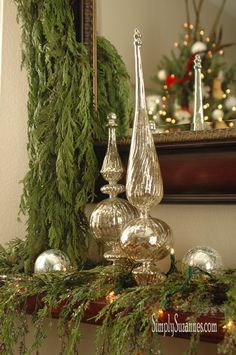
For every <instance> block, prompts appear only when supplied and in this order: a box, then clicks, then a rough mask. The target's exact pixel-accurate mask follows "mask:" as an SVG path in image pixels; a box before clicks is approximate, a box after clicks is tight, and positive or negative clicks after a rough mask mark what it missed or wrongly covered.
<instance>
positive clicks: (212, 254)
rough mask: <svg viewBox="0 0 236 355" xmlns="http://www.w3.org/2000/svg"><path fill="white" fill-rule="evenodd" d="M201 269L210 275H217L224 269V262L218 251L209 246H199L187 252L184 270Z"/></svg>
mask: <svg viewBox="0 0 236 355" xmlns="http://www.w3.org/2000/svg"><path fill="white" fill-rule="evenodd" d="M189 266H190V267H193V268H197V269H200V270H202V271H204V272H207V273H209V274H217V273H220V271H221V270H222V268H223V262H222V258H221V256H220V254H219V253H218V251H217V250H215V249H213V248H211V247H207V246H197V247H194V248H191V249H189V250H188V251H187V253H186V254H185V255H184V257H183V259H182V270H183V272H186V270H187V268H188V267H189Z"/></svg>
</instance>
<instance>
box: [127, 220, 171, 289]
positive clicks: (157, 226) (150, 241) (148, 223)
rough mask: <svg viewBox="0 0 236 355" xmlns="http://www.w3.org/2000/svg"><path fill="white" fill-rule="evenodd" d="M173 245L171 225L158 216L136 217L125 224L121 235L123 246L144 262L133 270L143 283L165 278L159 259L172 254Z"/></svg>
mask: <svg viewBox="0 0 236 355" xmlns="http://www.w3.org/2000/svg"><path fill="white" fill-rule="evenodd" d="M172 246H173V238H172V232H171V229H170V227H169V226H168V225H167V224H166V223H165V222H163V221H162V220H160V219H157V218H151V217H147V218H136V219H134V220H132V221H131V222H129V223H128V224H127V225H126V226H125V228H124V230H123V232H122V236H121V247H122V248H123V249H124V250H125V252H126V253H127V254H128V255H129V257H130V258H131V259H133V260H135V261H137V262H141V263H142V265H141V266H140V267H138V268H136V269H134V271H133V274H134V277H135V279H136V281H137V283H138V284H142V285H148V284H150V283H157V282H158V281H159V280H162V279H163V278H164V275H163V274H162V273H161V272H160V271H159V268H158V266H157V261H158V260H161V259H163V258H165V257H166V256H167V255H168V254H170V250H171V248H172Z"/></svg>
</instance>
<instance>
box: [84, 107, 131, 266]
mask: <svg viewBox="0 0 236 355" xmlns="http://www.w3.org/2000/svg"><path fill="white" fill-rule="evenodd" d="M107 118H108V146H107V152H106V155H105V158H104V160H103V164H102V169H101V174H102V176H103V177H104V179H105V180H107V181H108V184H107V185H105V186H103V187H102V188H101V191H102V192H103V193H104V194H108V195H109V198H107V199H105V200H103V201H102V202H100V203H99V204H98V205H97V206H96V208H95V209H94V211H93V213H92V214H91V217H90V227H91V230H92V232H93V234H94V236H95V238H96V239H97V240H100V241H102V242H103V243H104V244H105V246H107V247H108V248H111V250H109V251H107V252H106V253H105V254H104V257H105V258H106V259H107V260H109V261H113V263H114V264H117V263H119V260H120V259H123V258H124V257H125V255H124V253H123V251H122V250H121V248H120V244H119V240H120V235H121V231H122V229H123V227H124V225H125V224H126V223H128V222H129V221H130V220H131V219H133V218H135V217H137V215H138V212H137V210H136V208H135V207H133V206H132V205H131V204H130V203H129V202H128V201H126V200H124V199H122V198H119V197H117V195H119V194H120V193H122V192H124V191H125V187H124V186H123V185H121V184H118V183H117V182H118V181H119V180H120V178H121V177H122V175H123V171H124V169H123V166H122V162H121V159H120V156H119V153H118V150H117V144H116V132H115V129H116V127H117V124H116V115H115V114H114V113H110V114H109V115H108V116H107Z"/></svg>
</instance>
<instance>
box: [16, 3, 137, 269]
mask: <svg viewBox="0 0 236 355" xmlns="http://www.w3.org/2000/svg"><path fill="white" fill-rule="evenodd" d="M15 3H16V5H17V8H18V19H19V20H20V23H21V26H22V42H23V65H24V66H25V67H26V69H27V73H28V81H29V97H28V141H29V142H28V154H29V171H28V173H27V175H26V177H25V178H24V181H23V185H24V189H23V196H22V200H21V205H20V211H21V212H22V213H23V214H25V215H27V216H28V221H27V235H26V260H25V271H26V272H29V271H32V268H33V263H34V261H35V258H36V257H37V255H38V254H39V253H41V252H42V251H43V250H45V249H48V248H58V249H61V250H63V251H65V252H66V253H67V254H68V256H69V257H70V259H71V260H72V262H73V264H74V265H79V264H82V263H83V262H84V261H85V260H86V257H87V251H88V245H89V240H90V233H89V227H88V222H87V219H86V217H85V215H84V209H85V205H86V204H87V203H88V202H89V201H91V200H92V199H93V196H94V183H95V178H96V175H97V162H96V158H95V154H94V150H93V137H96V138H104V137H105V136H106V124H105V122H106V116H107V113H108V112H110V111H111V110H114V111H115V112H117V113H118V117H119V123H120V130H119V132H120V135H124V134H125V133H127V128H128V126H129V119H130V115H129V114H130V110H129V101H128V90H129V89H128V75H127V72H126V69H125V66H124V64H123V62H122V60H121V58H120V57H119V55H118V53H117V52H116V50H115V49H114V47H113V46H112V45H111V44H110V43H109V42H108V41H106V40H105V39H102V38H100V39H99V40H98V55H100V60H98V67H99V73H100V75H98V76H99V82H98V92H99V93H100V95H99V112H98V114H97V113H95V112H94V110H93V105H92V92H91V85H90V84H91V83H90V77H91V72H92V69H91V67H90V65H89V59H88V55H87V51H86V49H85V47H84V45H83V44H81V43H78V42H77V41H76V35H75V29H74V21H73V12H72V7H71V1H70V0H57V1H54V0H15ZM109 56H110V57H109ZM101 72H102V73H104V75H101ZM108 73H109V74H108ZM106 92H107V95H106Z"/></svg>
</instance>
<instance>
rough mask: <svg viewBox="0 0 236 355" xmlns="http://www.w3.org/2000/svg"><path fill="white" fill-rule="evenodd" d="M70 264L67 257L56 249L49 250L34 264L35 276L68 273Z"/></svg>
mask: <svg viewBox="0 0 236 355" xmlns="http://www.w3.org/2000/svg"><path fill="white" fill-rule="evenodd" d="M69 269H71V262H70V259H69V258H68V256H67V255H66V254H65V253H63V252H62V251H61V250H58V249H49V250H46V251H44V252H43V253H42V254H40V255H39V256H38V257H37V259H36V261H35V264H34V272H35V273H36V274H39V273H45V272H54V271H69Z"/></svg>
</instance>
